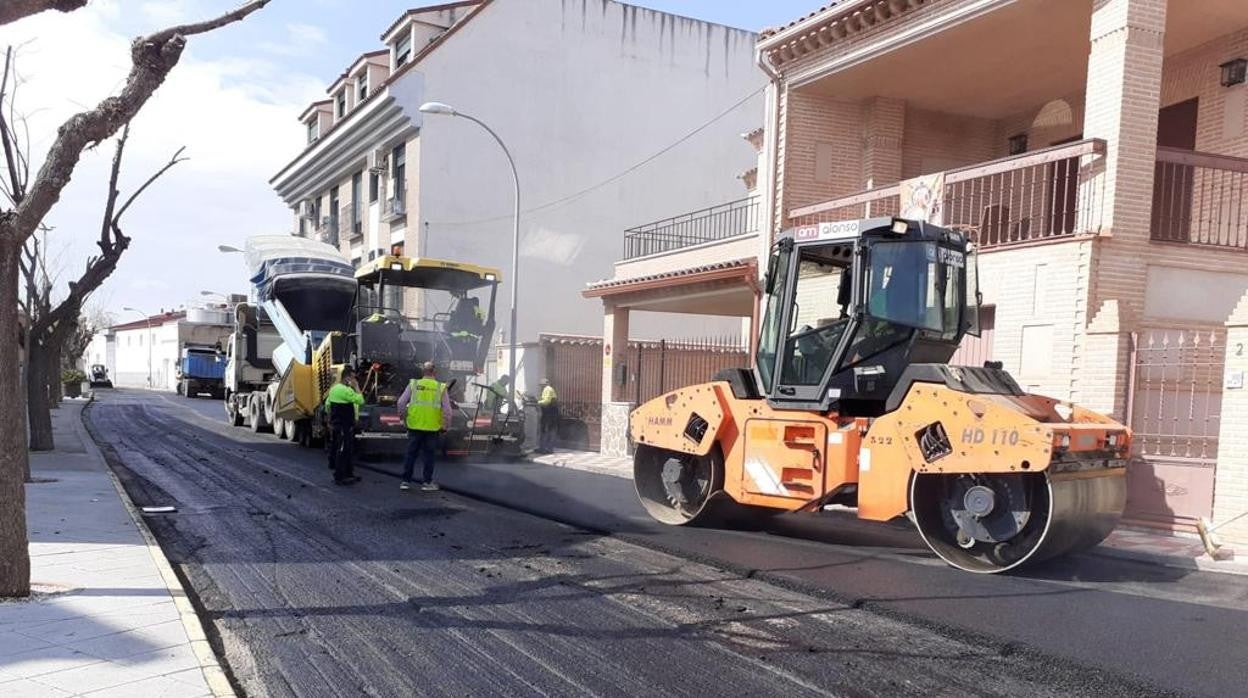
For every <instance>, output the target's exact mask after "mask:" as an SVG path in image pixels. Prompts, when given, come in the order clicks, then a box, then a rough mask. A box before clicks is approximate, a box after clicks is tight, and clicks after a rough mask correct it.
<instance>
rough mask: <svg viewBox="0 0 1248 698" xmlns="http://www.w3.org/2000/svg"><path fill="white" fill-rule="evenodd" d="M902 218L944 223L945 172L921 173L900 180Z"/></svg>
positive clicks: (936, 223)
mask: <svg viewBox="0 0 1248 698" xmlns="http://www.w3.org/2000/svg"><path fill="white" fill-rule="evenodd" d="M899 210H900V211H901V217H902V218H908V219H910V220H917V221H927V222H928V223H933V224H935V225H944V220H945V173H944V172H936V173H934V174H927V175H922V176H919V177H914V178H913V179H907V180H903V181H902V182H901V207H900V209H899Z"/></svg>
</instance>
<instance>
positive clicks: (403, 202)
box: [381, 190, 407, 223]
mask: <svg viewBox="0 0 1248 698" xmlns="http://www.w3.org/2000/svg"><path fill="white" fill-rule="evenodd" d="M406 217H407V192H406V191H405V190H400V191H398V192H396V193H395V195H394V196H391V197H388V198H386V200H385V201H384V202H383V203H382V207H381V219H382V220H383V221H385V222H387V223H389V222H392V221H396V220H398V219H400V218H406Z"/></svg>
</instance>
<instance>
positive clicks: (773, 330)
mask: <svg viewBox="0 0 1248 698" xmlns="http://www.w3.org/2000/svg"><path fill="white" fill-rule="evenodd" d="M791 254H792V251H791V250H790V249H785V248H784V247H781V248H780V251H779V252H777V253H776V254H774V255H772V257H771V265H770V267H769V268H768V270H767V289H766V290H767V310H766V313H765V315H764V316H763V323H762V325H761V327H762V329H761V330H760V331H759V335H758V358H757V366H758V376H759V378H760V379H762V382H763V390H764V391H766V392H771V383H772V374H773V373H774V372H775V368H776V348H777V345H778V344H779V342H780V317H781V315H782V314H783V310H784V287H785V285H786V282H787V276H788V273H789V256H790V255H791Z"/></svg>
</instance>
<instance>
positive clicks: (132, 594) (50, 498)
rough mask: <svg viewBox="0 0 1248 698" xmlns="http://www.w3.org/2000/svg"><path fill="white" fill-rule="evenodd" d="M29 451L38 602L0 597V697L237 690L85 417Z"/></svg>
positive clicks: (73, 414) (71, 408) (71, 412)
mask: <svg viewBox="0 0 1248 698" xmlns="http://www.w3.org/2000/svg"><path fill="white" fill-rule="evenodd" d="M85 404H86V401H85V400H67V401H66V402H65V403H63V405H62V406H61V408H60V409H58V410H55V411H54V412H53V420H54V430H55V439H56V447H57V448H56V450H55V451H54V452H51V453H43V454H31V471H32V472H31V474H32V477H33V478H34V479H36V480H37V481H39V482H37V483H35V484H30V485H27V487H26V496H27V502H26V519H27V523H28V526H29V529H30V554H31V567H32V570H31V577H32V580H33V583H34V585H35V588H36V590H37V593H36V594H35V596H34V597H33V598H32V599H30V600H24V601H6V602H0V695H3V696H6V697H9V698H13V697H16V696H38V697H40V698H55V697H57V696H79V695H89V696H101V697H103V696H144V697H145V698H155V697H157V696H179V697H182V696H186V697H188V698H189V697H192V696H212V695H218V696H220V695H233V693H232V690H231V688H230V685H229V682H228V681H227V680H226V678H225V674H224V672H223V671H222V670H221V668H220V666H219V665H218V664H217V661H216V658H215V656H214V655H213V653H212V650H211V648H210V647H209V646H208V643H207V640H206V639H205V638H204V635H203V630H202V628H201V627H200V625H199V621H198V619H197V618H196V617H195V614H194V610H193V609H192V608H191V605H190V602H189V601H188V600H187V598H186V596H185V594H184V593H183V591H182V588H181V586H180V585H179V583H178V580H177V577H176V576H175V575H174V573H173V570H172V569H171V568H170V567H169V563H168V562H167V561H166V560H165V557H164V555H163V553H161V551H160V549H159V547H157V546H156V544H155V542H154V540H153V539H152V538H151V537H150V534H149V533H148V532H147V530H146V527H144V526H143V525H142V523H141V521H139V517H138V515H137V513H135V512H134V511H133V509H132V508H131V507H130V505H129V501H128V500H124V499H123V496H124V495H122V494H121V491H120V488H119V486H117V484H116V480H115V479H114V478H113V476H112V473H111V472H110V471H109V470H108V467H107V465H106V464H105V462H104V459H103V458H102V457H101V455H100V453H99V451H98V450H97V449H96V447H95V444H94V443H93V442H92V441H91V439H90V437H89V436H88V435H87V433H86V429H85V428H84V427H83V424H82V410H83V407H84V405H85Z"/></svg>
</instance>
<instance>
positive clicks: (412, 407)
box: [398, 361, 451, 492]
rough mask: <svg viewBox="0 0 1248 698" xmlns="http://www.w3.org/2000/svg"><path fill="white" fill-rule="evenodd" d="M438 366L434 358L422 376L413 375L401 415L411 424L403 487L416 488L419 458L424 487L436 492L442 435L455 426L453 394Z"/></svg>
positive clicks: (403, 400)
mask: <svg viewBox="0 0 1248 698" xmlns="http://www.w3.org/2000/svg"><path fill="white" fill-rule="evenodd" d="M436 376H437V368H436V367H435V366H434V365H433V362H432V361H430V362H428V363H426V364H425V365H424V366H422V367H421V377H420V378H413V379H412V380H411V382H410V383H408V385H407V389H406V390H404V391H403V394H402V395H400V396H399V403H398V408H399V414H401V415H403V416H404V422H405V423H406V424H407V455H406V456H405V457H404V459H403V481H402V482H400V483H399V489H401V490H405V491H406V490H410V489H411V488H412V472H413V470H414V469H415V467H416V457H417V456H420V458H421V462H422V464H423V466H424V477H423V479H422V480H421V485H420V489H421V490H422V491H425V492H436V491H437V490H438V489H439V488H438V484H437V483H436V482H434V481H433V468H434V464H435V461H436V459H437V452H438V445H439V441H441V436H442V434H444V433H446V431H447V429H449V428H450V426H451V397H450V395H448V394H447V390H446V385H445V384H444V383H441V382H439V381H438V379H437V377H436Z"/></svg>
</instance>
